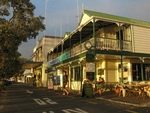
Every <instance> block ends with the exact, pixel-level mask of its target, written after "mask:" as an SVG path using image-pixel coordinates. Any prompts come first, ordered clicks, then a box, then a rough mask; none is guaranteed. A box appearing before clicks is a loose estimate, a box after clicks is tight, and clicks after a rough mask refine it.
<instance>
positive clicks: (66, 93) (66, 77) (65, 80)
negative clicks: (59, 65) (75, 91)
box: [63, 71, 69, 95]
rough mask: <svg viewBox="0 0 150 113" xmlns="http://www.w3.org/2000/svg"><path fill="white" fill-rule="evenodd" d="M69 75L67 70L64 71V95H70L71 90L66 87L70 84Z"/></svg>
mask: <svg viewBox="0 0 150 113" xmlns="http://www.w3.org/2000/svg"><path fill="white" fill-rule="evenodd" d="M68 82H69V80H68V75H67V72H66V71H64V73H63V95H69V91H68V89H67V88H66V86H67V85H68Z"/></svg>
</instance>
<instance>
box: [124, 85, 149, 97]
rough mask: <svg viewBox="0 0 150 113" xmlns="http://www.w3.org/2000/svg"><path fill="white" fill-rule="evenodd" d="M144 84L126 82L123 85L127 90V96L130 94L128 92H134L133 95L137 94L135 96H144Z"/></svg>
mask: <svg viewBox="0 0 150 113" xmlns="http://www.w3.org/2000/svg"><path fill="white" fill-rule="evenodd" d="M146 86H147V85H146V84H128V85H125V86H124V88H125V89H126V90H127V91H128V92H127V91H126V92H127V94H126V97H127V96H130V94H131V93H132V94H134V95H135V96H137V98H139V97H142V98H144V97H145V96H146V92H145V90H144V88H145V87H146Z"/></svg>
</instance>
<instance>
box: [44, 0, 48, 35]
mask: <svg viewBox="0 0 150 113" xmlns="http://www.w3.org/2000/svg"><path fill="white" fill-rule="evenodd" d="M48 1H49V0H46V1H45V21H44V24H45V30H44V36H45V31H46V16H47V15H46V11H47V2H48Z"/></svg>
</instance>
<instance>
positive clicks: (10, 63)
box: [0, 0, 45, 76]
mask: <svg viewBox="0 0 150 113" xmlns="http://www.w3.org/2000/svg"><path fill="white" fill-rule="evenodd" d="M34 9H35V6H34V5H33V4H32V3H31V2H30V0H0V55H1V57H0V75H3V76H5V75H6V74H8V70H9V74H10V73H11V72H12V70H16V69H17V66H16V64H17V65H19V64H18V63H17V62H19V61H18V58H19V57H20V56H21V54H20V53H19V52H18V47H19V46H20V44H21V43H22V42H27V40H28V39H33V38H36V36H37V35H38V34H39V33H38V32H39V31H42V30H44V29H45V26H44V25H43V24H42V22H43V20H44V17H42V16H38V17H35V16H34V13H33V11H34ZM12 67H13V69H12ZM14 67H16V69H14Z"/></svg>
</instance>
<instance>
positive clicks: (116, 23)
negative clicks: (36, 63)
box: [47, 10, 150, 90]
mask: <svg viewBox="0 0 150 113" xmlns="http://www.w3.org/2000/svg"><path fill="white" fill-rule="evenodd" d="M149 33H150V22H145V21H141V20H135V19H131V18H125V17H120V16H115V15H110V14H105V13H100V12H94V11H89V10H84V12H83V14H82V17H81V20H80V23H79V26H78V28H77V29H75V30H74V31H72V32H71V33H70V34H68V35H67V36H65V38H63V39H62V41H61V42H60V43H58V44H57V45H56V46H55V47H53V48H52V49H51V51H49V53H48V54H47V60H48V66H49V67H51V68H53V69H54V73H55V74H54V75H55V76H62V72H63V71H64V70H65V71H67V72H68V75H69V81H70V82H69V87H70V89H72V90H81V88H82V80H83V79H84V78H86V77H87V78H89V79H90V80H91V81H93V82H96V81H97V78H98V77H99V76H101V77H103V78H104V80H105V81H106V82H110V83H111V82H121V83H127V82H128V83H130V82H134V81H149V80H150V49H149V48H150V44H149V38H150V35H149Z"/></svg>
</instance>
